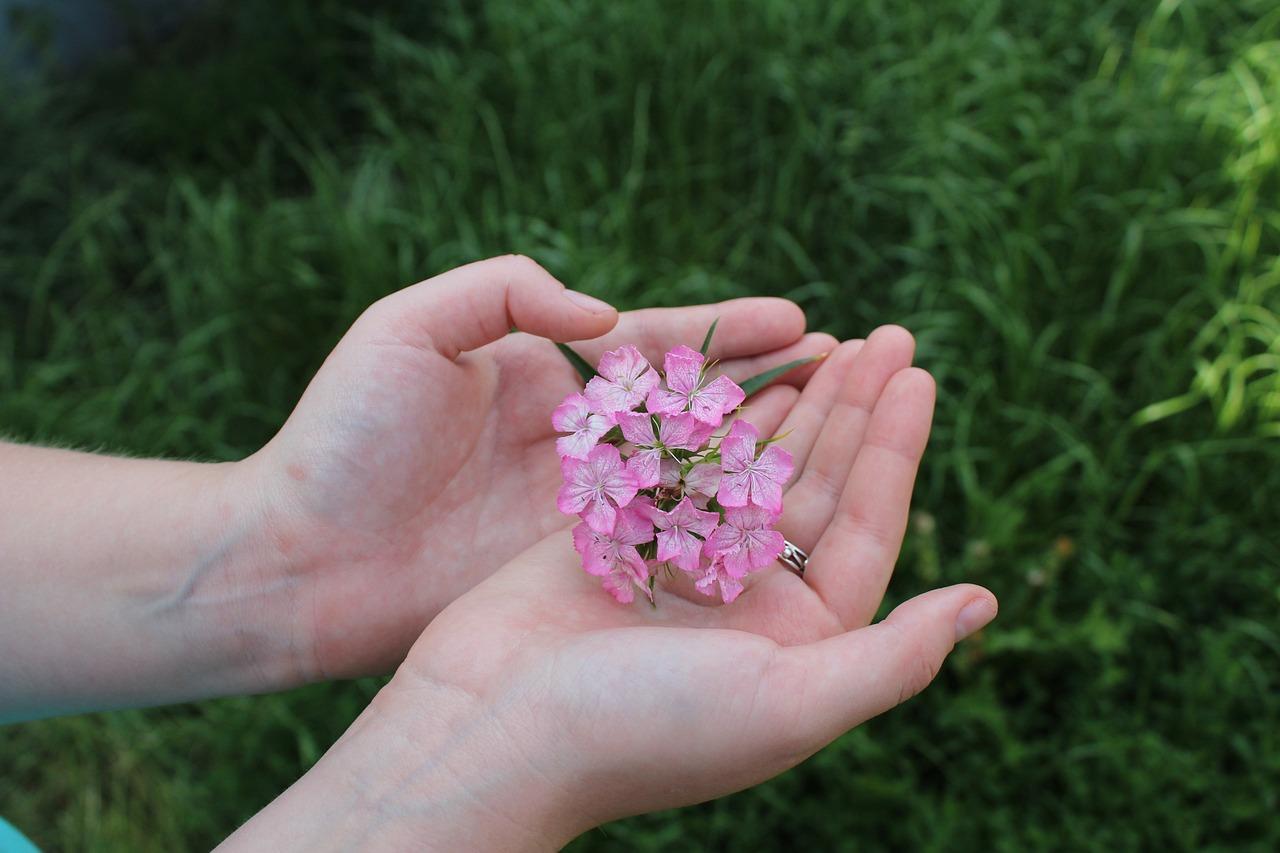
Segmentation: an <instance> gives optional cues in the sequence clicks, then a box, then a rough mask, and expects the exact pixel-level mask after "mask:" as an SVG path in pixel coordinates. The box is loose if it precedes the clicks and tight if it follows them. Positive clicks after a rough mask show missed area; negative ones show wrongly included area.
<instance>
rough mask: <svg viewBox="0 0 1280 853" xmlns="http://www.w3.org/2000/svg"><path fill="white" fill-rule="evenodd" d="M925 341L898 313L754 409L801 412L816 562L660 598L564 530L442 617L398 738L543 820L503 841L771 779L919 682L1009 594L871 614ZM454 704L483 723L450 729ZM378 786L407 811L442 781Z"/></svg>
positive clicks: (517, 818) (429, 830) (797, 446)
mask: <svg viewBox="0 0 1280 853" xmlns="http://www.w3.org/2000/svg"><path fill="white" fill-rule="evenodd" d="M911 352H912V341H911V338H910V336H909V335H907V334H906V333H905V332H904V331H903V330H901V329H898V328H894V327H886V328H883V329H880V330H878V331H876V332H875V333H873V334H872V335H871V336H870V337H869V338H868V340H867V341H866V343H865V345H863V344H859V343H857V342H852V343H847V344H844V345H841V347H840V348H839V349H837V350H836V352H835V353H834V354H833V355H832V356H831V357H830V358H829V359H827V360H826V362H824V363H823V365H822V367H820V368H819V369H818V371H817V373H816V374H815V376H814V377H813V378H812V380H811V381H810V382H809V383H808V385H807V387H806V388H805V389H804V391H803V393H799V394H798V393H797V392H796V391H795V390H794V389H777V390H774V391H771V392H770V393H769V394H767V395H762V397H761V399H760V400H759V402H758V403H757V404H756V406H755V407H754V409H753V411H752V414H751V419H752V421H753V422H754V423H756V424H757V425H758V426H759V427H760V429H761V431H762V432H763V433H767V432H768V431H769V430H771V429H774V428H775V427H779V426H780V428H781V430H782V431H783V432H787V431H790V435H789V436H788V438H787V444H788V445H789V449H790V450H791V452H792V453H793V454H794V455H795V459H796V463H797V472H798V476H796V477H795V478H794V480H793V485H792V486H791V488H790V489H789V491H788V492H787V495H786V507H785V514H784V516H783V518H782V519H781V521H780V523H779V525H778V526H779V529H781V530H782V531H783V533H784V535H786V536H787V538H788V539H790V540H791V541H793V542H795V543H796V544H798V545H800V546H801V547H802V548H805V549H806V550H808V551H809V552H810V554H811V555H812V558H811V560H810V562H809V565H808V569H807V572H806V577H805V578H804V580H801V579H800V578H798V577H796V576H795V575H793V574H792V573H790V572H788V571H786V570H785V569H783V568H782V567H781V566H774V567H771V568H770V569H767V570H765V571H764V572H762V573H759V574H754V575H751V576H749V578H750V581H751V582H750V583H749V585H748V588H747V590H746V591H745V592H744V593H743V594H742V595H741V597H740V598H739V599H738V600H737V601H736V602H735V603H733V604H731V605H724V606H717V605H716V604H715V603H714V602H713V601H712V600H711V599H708V598H704V597H701V595H700V594H699V593H697V592H696V591H690V590H689V589H688V588H687V587H686V586H685V585H684V584H683V583H677V584H673V585H670V586H667V587H665V593H664V592H663V591H661V590H662V589H663V588H660V592H659V594H658V600H657V606H656V607H655V608H651V607H649V606H648V605H647V604H645V603H642V602H638V603H636V604H634V605H631V606H621V605H619V604H617V603H616V602H615V601H614V600H613V599H612V598H610V597H609V596H608V595H607V594H606V593H604V592H603V591H602V590H601V589H600V587H599V583H598V581H597V579H595V578H591V577H589V576H587V575H586V574H585V573H584V572H583V571H582V570H581V568H579V565H578V558H577V555H576V554H575V552H574V551H573V549H572V547H571V545H570V541H569V536H568V534H567V533H565V532H557V533H554V534H552V535H551V536H549V537H548V538H547V539H545V540H544V541H542V542H541V543H539V544H538V545H537V546H535V547H534V548H532V549H530V550H529V551H527V552H525V553H524V554H523V555H521V556H520V557H518V558H517V559H516V560H514V561H512V562H511V563H510V564H509V565H507V566H506V567H504V568H503V569H502V570H501V571H499V572H498V573H496V574H495V575H493V577H491V578H490V579H489V580H487V581H486V582H484V583H482V584H481V585H480V586H478V587H476V588H475V589H474V590H473V591H472V592H470V593H469V594H467V595H466V596H464V597H462V598H460V599H459V600H458V601H456V602H455V603H454V604H453V605H452V606H450V607H449V608H448V609H447V610H445V611H444V612H443V613H442V614H441V615H440V616H439V617H437V618H436V619H435V620H434V621H433V622H432V623H431V625H430V626H429V627H428V628H427V630H426V631H425V632H424V633H423V635H422V637H421V639H420V640H419V641H418V643H417V644H416V645H415V646H414V647H413V649H412V651H411V652H410V654H409V657H408V658H407V660H406V661H405V663H404V665H403V666H402V667H401V668H400V670H399V671H398V672H397V674H396V676H395V677H394V678H393V679H392V681H391V682H390V683H389V685H388V687H387V688H386V689H385V690H384V691H383V694H381V695H380V696H379V704H380V708H381V710H380V712H379V713H380V714H381V715H382V717H383V718H384V719H397V720H398V721H399V725H400V726H401V727H402V729H401V735H400V737H401V740H400V741H398V742H402V743H405V744H431V746H430V747H428V748H427V750H426V751H425V753H420V754H419V755H418V756H417V759H416V760H417V761H418V762H420V764H419V766H421V767H429V768H435V769H434V771H425V772H417V773H415V772H413V771H409V770H406V772H405V776H404V777H403V778H405V779H408V780H414V779H418V780H422V779H426V778H433V777H435V778H438V777H439V775H440V774H439V767H440V766H441V762H442V761H443V762H444V763H445V764H446V765H447V766H448V767H449V768H450V774H451V778H452V779H453V780H454V782H455V783H456V784H462V785H466V784H468V782H469V783H470V784H473V785H475V790H474V791H472V792H471V795H470V797H466V796H465V795H464V797H463V798H464V799H468V800H469V801H472V802H474V803H480V804H482V805H483V808H484V810H487V811H488V812H489V814H488V816H487V823H485V826H486V828H487V830H486V831H489V830H493V828H494V827H499V828H500V827H507V828H509V829H511V830H512V831H513V832H517V831H524V832H527V833H528V834H527V835H524V836H523V837H522V838H517V837H506V838H503V839H501V841H500V845H499V846H508V845H510V846H516V845H518V844H521V843H524V844H529V845H537V844H545V843H549V842H557V843H559V842H564V841H567V840H568V839H569V838H571V837H572V836H573V835H575V834H577V833H579V832H581V831H583V830H585V829H586V828H588V827H589V826H591V825H594V824H597V823H600V822H603V821H606V820H610V819H614V818H617V817H621V816H624V815H628V814H634V813H638V812H645V811H651V810H655V809H660V808H667V807H672V806H679V805H684V804H689V803H694V802H698V801H701V800H705V799H708V798H711V797H716V796H719V795H722V794H726V793H729V792H731V791H735V790H738V789H741V788H744V787H747V786H749V785H753V784H755V783H758V782H760V781H762V780H764V779H767V778H769V777H771V776H773V775H775V774H777V773H779V772H781V771H782V770H784V769H786V768H788V767H791V766H792V765H794V764H796V763H798V762H799V761H801V760H803V759H804V758H805V757H807V756H808V755H810V754H812V753H813V752H815V751H816V750H818V749H820V748H821V747H822V746H824V745H825V744H827V743H828V742H830V741H831V740H832V739H834V738H835V737H837V736H839V735H840V734H842V733H843V732H845V731H847V730H848V729H850V728H852V727H854V726H856V725H858V724H860V723H861V722H863V721H865V720H867V719H868V718H870V717H873V716H875V715H877V714H879V713H881V712H883V711H885V710H887V709H889V708H891V707H893V706H895V705H897V704H898V703H900V702H902V701H904V700H905V699H907V698H909V697H910V696H912V695H914V694H915V693H917V692H919V691H920V690H922V689H923V688H924V687H925V686H926V685H927V684H928V683H929V682H930V681H931V680H932V678H933V677H934V675H935V674H936V673H937V672H938V670H939V668H940V667H941V665H942V663H943V660H944V658H945V657H946V656H947V654H948V653H949V652H950V651H951V649H952V647H953V645H954V644H955V643H956V642H957V641H958V640H960V639H962V638H963V637H965V636H967V635H968V634H970V633H972V632H973V631H975V630H977V629H978V628H980V627H982V626H983V625H985V624H986V623H987V622H988V621H990V620H991V619H992V618H993V617H994V616H995V613H996V602H995V599H994V597H993V596H992V595H991V593H990V592H988V591H986V590H984V589H982V588H980V587H977V586H972V585H967V584H966V585H959V586H953V587H949V588H946V589H939V590H934V591H932V592H928V593H925V594H924V595H921V596H919V597H917V598H914V599H911V600H910V601H908V602H906V603H905V604H902V605H901V606H899V607H898V608H897V609H896V610H894V611H893V613H891V614H890V615H889V616H888V617H887V618H886V619H885V620H883V621H882V622H880V623H878V624H875V625H870V624H869V623H870V622H871V620H872V618H873V617H874V615H875V613H876V611H877V609H878V607H879V606H880V603H881V599H882V596H883V593H884V591H885V587H886V585H887V583H888V581H889V577H890V575H891V572H892V569H893V566H894V563H895V561H896V560H897V555H898V551H899V548H900V546H901V542H902V536H903V532H904V529H905V526H906V521H907V514H908V508H909V503H910V497H911V491H912V486H913V483H914V480H915V476H916V471H917V467H918V465H919V462H920V458H921V455H922V453H923V451H924V447H925V443H926V439H927V436H928V432H929V426H930V421H931V417H932V410H933V403H934V385H933V381H932V379H931V377H930V376H929V375H928V374H927V373H925V372H924V371H922V370H919V369H916V368H911V367H908V366H907V365H908V364H909V363H910V359H911ZM442 709H448V711H445V710H442ZM442 720H454V721H459V720H461V721H466V722H465V724H455V725H451V726H450V725H446V726H445V729H447V731H445V732H443V733H442V729H441V725H442V724H441V721H442ZM408 748H409V749H410V750H412V749H413V747H412V746H410V747H408ZM445 755H447V756H449V757H448V759H447V761H446V760H445V759H443V758H442V756H445ZM405 760H406V761H407V762H408V764H407V766H408V767H412V766H414V765H413V760H410V759H405ZM459 767H461V768H462V769H459ZM468 768H469V769H468ZM503 774H506V775H505V776H504V775H503ZM495 779H507V784H505V785H504V784H503V783H500V782H495ZM458 780H462V781H461V782H459V781H458ZM380 790H381V791H382V792H383V794H384V795H385V796H386V797H387V798H388V800H389V801H394V802H395V803H396V804H397V805H396V809H401V808H403V809H405V810H407V812H406V814H407V815H409V816H412V815H413V814H414V810H415V809H418V808H428V807H429V804H430V803H433V802H435V800H433V799H432V798H438V797H439V796H440V795H441V794H440V791H441V789H440V788H430V787H429V788H420V789H416V790H415V789H414V788H413V786H412V785H409V786H408V787H407V788H406V787H399V788H398V787H395V786H384V787H382V788H380ZM397 813H400V812H397ZM406 819H410V818H406ZM445 823H446V824H448V822H445ZM419 829H420V831H421V833H422V835H421V836H420V837H419V841H421V840H422V839H423V838H428V839H432V840H433V841H440V839H441V833H449V832H453V831H457V832H460V833H461V832H462V830H461V829H460V828H459V827H458V826H457V825H456V822H455V824H448V825H442V823H441V822H440V821H436V822H434V823H432V822H431V821H426V822H424V824H423V825H422V826H421V827H419ZM400 830H404V827H403V826H402V827H400ZM494 831H496V830H494ZM400 837H401V838H402V839H408V838H409V837H411V833H407V832H406V833H405V834H403V835H401V836H400ZM465 838H466V836H465V835H462V836H458V837H454V838H453V839H452V840H453V841H462V840H464V839H465ZM471 840H472V841H475V838H474V837H473V838H472V839H471ZM487 840H489V841H495V839H492V838H488V839H487ZM442 846H447V844H445V845H442Z"/></svg>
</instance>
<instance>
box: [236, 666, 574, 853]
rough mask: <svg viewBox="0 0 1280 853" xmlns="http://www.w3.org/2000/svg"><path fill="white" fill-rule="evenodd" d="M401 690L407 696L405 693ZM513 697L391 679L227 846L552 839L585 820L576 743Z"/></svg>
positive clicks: (506, 843) (515, 845)
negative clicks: (571, 760)
mask: <svg viewBox="0 0 1280 853" xmlns="http://www.w3.org/2000/svg"><path fill="white" fill-rule="evenodd" d="M397 694H398V695H397ZM502 704H504V703H502V702H499V703H498V705H497V706H496V708H495V706H494V705H492V704H488V703H486V704H482V703H481V702H480V700H479V699H478V697H474V696H471V695H468V694H466V693H463V692H461V691H457V690H453V689H447V688H440V689H436V688H433V687H423V686H415V688H414V689H413V690H411V691H408V692H407V693H406V692H405V691H401V690H400V689H399V687H398V684H397V682H396V680H394V679H393V681H392V682H391V683H390V684H388V685H387V686H386V687H385V688H384V689H383V691H382V692H381V693H379V695H378V696H377V697H376V698H375V699H374V701H373V702H372V703H371V704H370V706H369V707H368V708H367V709H366V710H365V711H364V713H363V714H361V716H360V717H359V718H358V719H357V720H356V721H355V722H354V723H353V724H352V725H351V727H350V728H349V729H348V730H347V732H346V733H345V734H344V735H343V736H342V737H341V738H340V739H339V740H338V741H337V742H336V743H335V744H334V745H333V747H332V748H331V749H330V750H329V751H328V752H327V753H326V754H325V756H324V757H323V758H322V759H321V760H320V761H319V763H317V764H316V766H315V767H313V768H312V769H311V770H310V771H309V772H308V773H307V774H306V775H305V776H303V777H302V778H301V779H299V780H298V781H297V782H296V783H295V784H294V785H293V786H292V787H291V788H289V789H288V790H287V791H285V792H284V793H283V794H281V795H280V796H279V797H278V798H277V799H276V800H275V801H274V802H272V803H271V804H270V805H269V806H267V808H265V809H263V810H262V811H261V812H260V813H258V814H257V815H256V816H255V817H254V818H253V819H252V820H250V821H249V822H248V823H246V824H245V825H244V826H243V827H241V828H240V830H239V831H237V832H236V833H235V834H234V835H233V836H231V837H230V838H229V839H227V841H226V842H225V843H224V845H223V847H221V848H219V849H221V850H227V851H232V850H279V851H290V850H307V851H315V850H355V849H359V850H503V851H519V850H552V849H557V848H559V847H561V846H563V845H564V844H566V843H567V842H568V841H570V840H571V839H572V838H573V837H574V836H576V835H577V834H579V833H580V832H582V831H584V830H585V829H586V828H587V827H588V825H589V821H587V822H584V820H583V815H584V814H585V810H584V809H583V808H582V804H581V802H580V798H578V797H575V796H574V795H572V794H571V793H570V791H569V788H570V787H571V786H570V785H569V784H566V783H565V782H564V781H563V780H564V779H566V778H569V777H570V776H571V775H572V774H567V772H566V767H565V766H564V764H563V763H562V762H563V761H564V760H565V759H567V758H568V756H569V755H570V754H571V751H569V750H563V748H561V753H560V754H558V755H557V754H555V753H554V752H552V751H549V750H548V749H547V747H548V746H550V745H552V742H551V741H550V739H548V738H545V737H542V736H540V735H538V734H535V733H530V732H528V731H513V730H512V729H511V728H509V727H508V726H509V724H508V723H506V722H504V721H503V714H502V711H501V706H502Z"/></svg>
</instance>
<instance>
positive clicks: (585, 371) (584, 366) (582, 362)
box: [556, 343, 596, 383]
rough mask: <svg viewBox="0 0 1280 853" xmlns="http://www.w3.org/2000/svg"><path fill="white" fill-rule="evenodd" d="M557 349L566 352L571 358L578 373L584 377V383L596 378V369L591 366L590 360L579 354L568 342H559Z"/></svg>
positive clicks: (565, 355) (571, 362)
mask: <svg viewBox="0 0 1280 853" xmlns="http://www.w3.org/2000/svg"><path fill="white" fill-rule="evenodd" d="M556 349H558V350H560V352H561V353H563V354H564V357H565V358H567V359H568V360H569V363H570V364H572V365H573V369H574V370H576V371H578V375H579V376H581V377H582V381H583V382H584V383H586V382H590V381H591V380H592V379H594V378H595V376H596V369H595V368H594V367H592V366H591V364H590V362H588V361H587V360H586V359H585V358H583V357H582V356H580V355H578V354H577V353H576V352H575V351H574V350H573V349H572V348H571V347H569V346H568V345H567V344H562V343H557V344H556Z"/></svg>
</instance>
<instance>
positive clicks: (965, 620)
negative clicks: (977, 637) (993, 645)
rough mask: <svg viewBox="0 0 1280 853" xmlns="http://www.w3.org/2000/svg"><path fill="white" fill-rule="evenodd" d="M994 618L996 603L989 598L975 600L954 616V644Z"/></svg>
mask: <svg viewBox="0 0 1280 853" xmlns="http://www.w3.org/2000/svg"><path fill="white" fill-rule="evenodd" d="M994 618H996V603H995V602H994V601H992V600H991V599H989V598H975V599H974V600H973V601H970V602H969V603H968V604H966V605H965V606H964V607H962V608H961V609H960V613H959V614H958V615H957V616H956V642H957V643H958V642H960V641H961V640H963V639H964V638H965V637H968V636H970V635H971V634H973V633H974V632H975V631H977V630H978V629H980V628H982V627H983V626H984V625H986V624H987V623H988V622H990V621H991V620H992V619H994Z"/></svg>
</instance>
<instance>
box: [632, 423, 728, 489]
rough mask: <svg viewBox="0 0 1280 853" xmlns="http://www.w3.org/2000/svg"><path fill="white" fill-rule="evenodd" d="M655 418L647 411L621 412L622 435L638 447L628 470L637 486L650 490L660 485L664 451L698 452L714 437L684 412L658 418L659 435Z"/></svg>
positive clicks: (708, 430)
mask: <svg viewBox="0 0 1280 853" xmlns="http://www.w3.org/2000/svg"><path fill="white" fill-rule="evenodd" d="M653 419H654V415H650V414H648V413H646V412H618V426H620V427H621V428H622V436H623V438H625V439H626V440H627V441H629V442H631V443H632V444H634V445H635V446H636V452H635V453H634V454H632V456H631V458H630V459H628V460H627V468H628V469H629V470H630V471H631V473H632V474H634V475H635V477H636V486H637V487H639V488H641V489H647V488H650V487H652V486H656V485H657V484H658V480H659V476H660V467H661V465H660V463H661V462H662V457H663V451H664V450H698V449H700V448H701V447H702V446H703V445H704V444H706V443H707V439H708V438H710V437H711V430H710V428H708V427H706V426H704V425H703V424H700V423H698V422H697V421H696V420H694V417H693V415H691V414H689V413H688V412H682V413H680V414H678V415H668V416H666V417H659V418H658V430H657V434H656V435H655V434H654V429H653Z"/></svg>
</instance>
